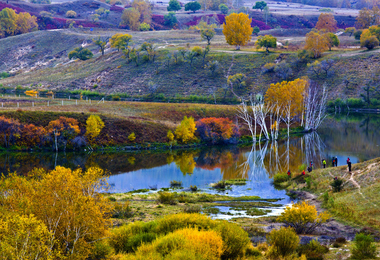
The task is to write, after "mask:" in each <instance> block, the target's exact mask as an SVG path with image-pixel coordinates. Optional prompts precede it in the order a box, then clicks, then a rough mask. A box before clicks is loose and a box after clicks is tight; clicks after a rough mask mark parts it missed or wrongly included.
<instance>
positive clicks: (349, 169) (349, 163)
mask: <svg viewBox="0 0 380 260" xmlns="http://www.w3.org/2000/svg"><path fill="white" fill-rule="evenodd" d="M347 164H348V171H349V172H351V161H349V162H348V163H347Z"/></svg>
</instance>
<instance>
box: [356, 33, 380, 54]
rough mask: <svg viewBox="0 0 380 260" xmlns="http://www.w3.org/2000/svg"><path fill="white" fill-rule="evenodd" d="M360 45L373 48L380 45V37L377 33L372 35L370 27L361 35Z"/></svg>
mask: <svg viewBox="0 0 380 260" xmlns="http://www.w3.org/2000/svg"><path fill="white" fill-rule="evenodd" d="M360 46H361V47H366V48H367V49H368V50H372V49H373V48H375V47H377V46H379V39H378V38H377V37H376V36H375V35H372V33H371V31H370V30H369V29H365V30H363V33H362V35H361V36H360Z"/></svg>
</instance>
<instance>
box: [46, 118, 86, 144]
mask: <svg viewBox="0 0 380 260" xmlns="http://www.w3.org/2000/svg"><path fill="white" fill-rule="evenodd" d="M46 130H47V131H48V133H49V134H52V135H53V138H54V144H55V150H56V151H58V146H59V144H63V148H64V150H66V146H67V143H68V142H70V140H72V139H73V138H74V137H75V136H77V135H78V134H79V133H80V129H79V126H78V121H77V120H76V119H74V118H67V117H63V116H61V117H59V119H57V120H54V121H50V122H49V125H48V126H47V128H46Z"/></svg>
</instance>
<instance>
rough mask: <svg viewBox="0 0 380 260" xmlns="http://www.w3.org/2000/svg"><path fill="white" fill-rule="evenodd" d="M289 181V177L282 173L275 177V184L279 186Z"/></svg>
mask: <svg viewBox="0 0 380 260" xmlns="http://www.w3.org/2000/svg"><path fill="white" fill-rule="evenodd" d="M288 180H289V176H288V175H287V174H286V173H280V172H279V173H276V174H275V175H274V176H273V183H274V184H279V183H282V182H286V181H288Z"/></svg>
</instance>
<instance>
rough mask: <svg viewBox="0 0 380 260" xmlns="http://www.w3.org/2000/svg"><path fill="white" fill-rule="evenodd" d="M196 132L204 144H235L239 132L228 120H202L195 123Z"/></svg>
mask: <svg viewBox="0 0 380 260" xmlns="http://www.w3.org/2000/svg"><path fill="white" fill-rule="evenodd" d="M196 127H197V132H198V134H199V136H200V138H201V140H202V141H204V142H210V143H213V144H216V143H237V139H238V138H239V131H238V128H237V126H236V125H235V124H234V123H232V121H231V120H230V119H228V118H215V117H209V118H202V119H200V120H198V121H197V125H196Z"/></svg>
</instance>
